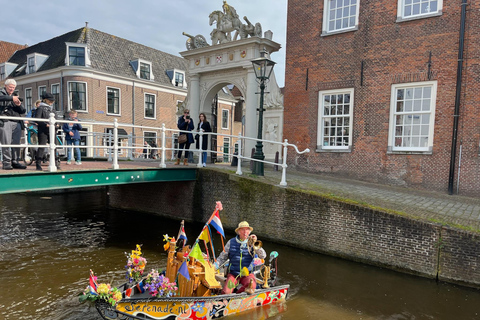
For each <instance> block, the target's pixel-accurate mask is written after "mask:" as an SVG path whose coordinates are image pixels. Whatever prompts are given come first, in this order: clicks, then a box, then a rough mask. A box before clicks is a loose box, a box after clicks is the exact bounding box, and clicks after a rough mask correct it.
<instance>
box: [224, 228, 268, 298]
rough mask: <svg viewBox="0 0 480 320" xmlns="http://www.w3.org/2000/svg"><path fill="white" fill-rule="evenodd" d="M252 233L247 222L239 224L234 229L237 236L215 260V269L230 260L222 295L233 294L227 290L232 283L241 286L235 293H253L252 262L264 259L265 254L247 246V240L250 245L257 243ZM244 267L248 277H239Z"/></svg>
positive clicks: (230, 290) (255, 284)
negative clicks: (255, 259) (256, 259)
mask: <svg viewBox="0 0 480 320" xmlns="http://www.w3.org/2000/svg"><path fill="white" fill-rule="evenodd" d="M252 231H253V228H252V227H250V225H249V224H248V222H247V221H242V222H240V223H239V224H238V228H237V229H235V232H236V233H237V236H236V237H235V238H233V239H230V240H229V241H228V242H227V244H226V245H225V251H223V252H222V253H221V254H220V256H219V257H218V259H217V263H216V267H217V269H218V266H219V265H223V264H224V263H225V261H227V259H230V265H229V267H228V275H227V279H226V281H225V284H224V286H223V290H222V293H224V294H230V293H232V292H233V289H232V288H231V286H230V288H229V285H228V284H229V282H233V284H235V286H237V284H238V283H240V284H241V287H240V288H239V289H238V290H237V293H242V292H244V291H247V293H253V290H254V289H255V288H256V286H257V283H256V281H255V276H254V274H253V273H251V272H252V271H253V261H254V258H259V259H265V257H266V256H267V254H266V253H265V250H264V249H263V248H257V250H255V249H254V247H253V246H249V238H250V243H255V242H256V241H257V236H256V235H254V234H252V235H251V234H250V233H251V232H252ZM244 267H246V268H247V269H248V271H249V275H248V276H240V272H241V270H242V269H243V268H244ZM246 289H247V290H246ZM249 289H250V290H249ZM249 291H250V292H249Z"/></svg>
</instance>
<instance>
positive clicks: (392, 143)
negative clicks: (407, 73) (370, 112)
mask: <svg viewBox="0 0 480 320" xmlns="http://www.w3.org/2000/svg"><path fill="white" fill-rule="evenodd" d="M425 87H430V88H431V95H430V110H429V111H410V112H405V111H404V112H398V111H397V90H398V89H406V88H413V89H415V88H425ZM404 98H405V97H404ZM436 99H437V81H424V82H410V83H399V84H393V85H392V89H391V98H390V119H389V130H388V149H387V153H405V152H407V153H421V154H431V153H432V151H433V135H434V131H435V128H434V126H435V109H436ZM417 100H418V99H417ZM421 101H422V103H423V101H424V100H423V99H422V100H421ZM414 104H415V101H414V100H413V101H412V109H413V108H414ZM425 114H429V115H430V116H429V118H430V119H429V124H428V126H429V127H428V137H427V146H426V147H402V146H396V138H395V134H396V128H395V125H396V117H397V116H402V115H407V116H408V115H411V117H412V119H414V117H415V115H417V116H421V115H425ZM420 119H422V118H421V117H420ZM412 121H413V120H412ZM412 125H414V124H413V123H412ZM419 125H420V129H419V130H420V131H421V123H420V124H419ZM402 128H404V127H403V126H402ZM402 132H403V131H402ZM419 134H420V133H419Z"/></svg>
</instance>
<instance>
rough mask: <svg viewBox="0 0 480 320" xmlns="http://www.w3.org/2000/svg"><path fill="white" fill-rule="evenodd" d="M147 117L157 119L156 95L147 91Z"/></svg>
mask: <svg viewBox="0 0 480 320" xmlns="http://www.w3.org/2000/svg"><path fill="white" fill-rule="evenodd" d="M145 118H152V119H155V95H153V94H148V93H145Z"/></svg>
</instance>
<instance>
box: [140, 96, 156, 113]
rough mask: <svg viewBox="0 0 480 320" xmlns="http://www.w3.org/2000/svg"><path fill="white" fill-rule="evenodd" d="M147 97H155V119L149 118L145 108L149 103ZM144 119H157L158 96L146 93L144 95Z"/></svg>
mask: <svg viewBox="0 0 480 320" xmlns="http://www.w3.org/2000/svg"><path fill="white" fill-rule="evenodd" d="M147 95H149V96H153V117H147V114H146V113H147V109H146V108H145V106H146V103H147ZM143 117H144V118H145V119H157V95H155V94H153V93H148V92H145V93H144V94H143Z"/></svg>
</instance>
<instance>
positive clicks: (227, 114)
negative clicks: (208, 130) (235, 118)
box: [221, 109, 230, 130]
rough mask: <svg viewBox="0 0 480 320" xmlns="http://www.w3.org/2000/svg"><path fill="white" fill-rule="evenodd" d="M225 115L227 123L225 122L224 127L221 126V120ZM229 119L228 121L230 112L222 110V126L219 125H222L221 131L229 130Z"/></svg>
mask: <svg viewBox="0 0 480 320" xmlns="http://www.w3.org/2000/svg"><path fill="white" fill-rule="evenodd" d="M225 114H226V117H227V121H226V123H227V126H226V127H224V126H223V118H224V117H225ZM229 119H230V110H228V109H222V124H221V125H222V129H224V130H228V128H229V126H228V124H229Z"/></svg>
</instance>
